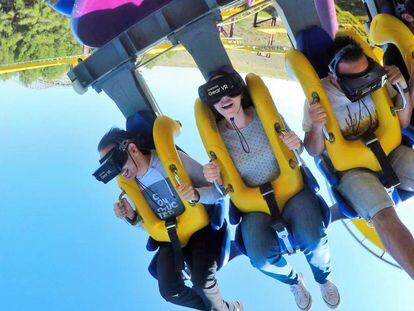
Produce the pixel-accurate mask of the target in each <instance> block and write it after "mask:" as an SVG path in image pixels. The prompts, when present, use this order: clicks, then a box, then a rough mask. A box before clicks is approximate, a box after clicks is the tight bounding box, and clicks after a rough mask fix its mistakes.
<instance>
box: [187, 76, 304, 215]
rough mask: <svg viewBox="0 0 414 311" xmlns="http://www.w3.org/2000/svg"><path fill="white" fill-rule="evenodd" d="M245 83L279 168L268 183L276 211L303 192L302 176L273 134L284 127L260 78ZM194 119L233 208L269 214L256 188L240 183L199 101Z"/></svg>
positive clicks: (209, 115)
mask: <svg viewBox="0 0 414 311" xmlns="http://www.w3.org/2000/svg"><path fill="white" fill-rule="evenodd" d="M246 83H247V89H248V91H249V94H250V96H251V98H252V101H253V103H254V106H255V108H256V111H257V115H258V116H259V118H260V120H261V122H262V125H263V128H264V130H265V132H266V135H267V137H268V139H269V141H270V145H271V147H272V150H273V153H274V154H275V155H276V157H277V161H278V163H279V166H280V175H279V177H277V178H276V179H275V180H274V181H272V186H273V189H274V190H275V198H276V202H277V204H278V206H279V209H282V208H283V206H284V205H285V203H286V202H287V201H288V200H289V199H290V198H291V197H292V196H293V195H295V194H296V193H298V192H299V191H300V190H302V189H303V179H302V175H301V172H300V169H299V167H298V164H297V162H296V159H295V157H294V155H293V153H292V152H291V151H290V150H289V149H288V148H287V147H286V146H285V144H284V143H283V142H282V140H281V139H280V138H279V134H278V133H277V132H276V131H275V125H276V124H278V125H279V126H280V128H281V129H284V125H283V122H282V119H281V117H280V115H279V113H278V111H277V109H276V106H275V105H274V103H273V100H272V97H271V96H270V93H269V91H268V89H267V87H266V86H265V85H264V83H263V81H262V79H261V78H260V77H258V76H257V75H255V74H252V73H251V74H248V75H247V77H246ZM195 117H196V121H197V127H198V131H199V133H200V136H201V139H202V141H203V144H204V147H205V149H206V151H207V153H208V154H209V156H210V158H211V159H213V160H217V162H218V164H219V166H220V169H221V173H222V177H223V181H224V184H225V185H226V188H227V189H230V192H229V194H230V197H231V199H232V201H233V202H234V204H235V205H236V206H237V208H238V209H239V210H240V211H242V212H244V213H248V212H263V213H267V214H270V211H269V207H268V206H267V204H266V201H265V200H264V199H263V197H262V195H261V193H260V189H259V187H255V188H250V187H247V186H246V184H245V183H244V182H243V180H242V178H241V177H240V175H239V173H238V171H237V169H236V167H235V165H234V163H233V160H232V159H231V157H230V154H229V153H228V151H227V148H226V146H225V144H224V142H223V139H222V137H221V135H220V133H219V130H218V128H217V124H216V120H215V118H214V115H213V113H212V112H211V110H210V108H209V107H208V106H207V105H206V104H204V103H202V102H201V100H200V99H197V101H196V104H195Z"/></svg>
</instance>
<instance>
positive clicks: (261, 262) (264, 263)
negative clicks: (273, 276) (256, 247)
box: [249, 253, 282, 270]
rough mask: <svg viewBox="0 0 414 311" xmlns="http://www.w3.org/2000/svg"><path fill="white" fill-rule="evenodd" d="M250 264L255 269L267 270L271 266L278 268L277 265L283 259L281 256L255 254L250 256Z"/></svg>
mask: <svg viewBox="0 0 414 311" xmlns="http://www.w3.org/2000/svg"><path fill="white" fill-rule="evenodd" d="M249 258H250V262H251V264H252V266H253V267H255V268H256V269H259V270H266V268H267V267H269V266H277V263H278V262H279V260H280V259H281V258H282V256H281V255H280V254H278V255H274V256H271V257H269V256H267V255H266V254H264V253H254V254H251V255H249Z"/></svg>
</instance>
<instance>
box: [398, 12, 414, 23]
mask: <svg viewBox="0 0 414 311" xmlns="http://www.w3.org/2000/svg"><path fill="white" fill-rule="evenodd" d="M401 18H402V19H403V20H404V21H406V22H408V23H412V22H414V17H413V16H412V15H411V14H408V13H402V14H401Z"/></svg>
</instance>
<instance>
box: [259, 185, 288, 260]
mask: <svg viewBox="0 0 414 311" xmlns="http://www.w3.org/2000/svg"><path fill="white" fill-rule="evenodd" d="M259 188H260V193H261V194H262V197H263V199H264V200H265V201H266V204H267V206H268V207H269V210H270V216H271V217H272V220H273V224H272V227H273V229H274V230H275V232H276V234H277V236H278V238H279V239H280V240H282V241H283V243H284V244H285V246H286V249H287V251H288V253H289V254H293V253H294V252H295V250H294V249H293V246H292V244H291V243H290V240H289V231H288V230H287V227H286V223H285V221H284V220H283V218H282V215H281V214H280V211H279V206H278V204H277V202H276V199H275V191H274V190H273V186H272V184H271V183H270V182H267V183H265V184H263V185H260V187H259Z"/></svg>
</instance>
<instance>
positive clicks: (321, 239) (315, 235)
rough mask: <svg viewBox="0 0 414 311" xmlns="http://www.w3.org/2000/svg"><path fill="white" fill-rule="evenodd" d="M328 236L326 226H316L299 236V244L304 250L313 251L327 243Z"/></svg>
mask: <svg viewBox="0 0 414 311" xmlns="http://www.w3.org/2000/svg"><path fill="white" fill-rule="evenodd" d="M327 241H328V236H327V234H326V232H325V228H324V226H323V225H322V224H321V225H320V226H315V227H313V228H308V230H304V231H303V232H301V233H300V234H298V241H297V243H298V244H299V245H300V246H301V248H302V250H305V251H313V250H315V249H316V248H318V247H319V246H320V245H323V244H325V243H327Z"/></svg>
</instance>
